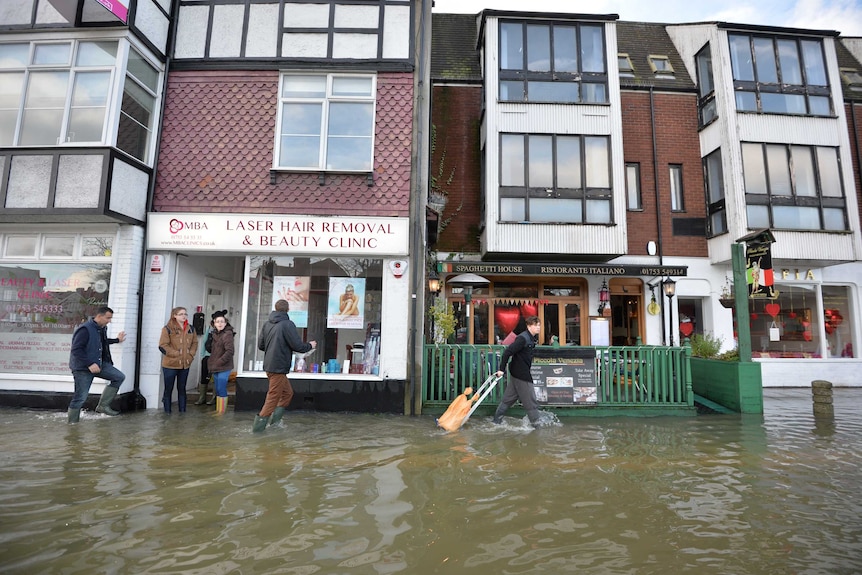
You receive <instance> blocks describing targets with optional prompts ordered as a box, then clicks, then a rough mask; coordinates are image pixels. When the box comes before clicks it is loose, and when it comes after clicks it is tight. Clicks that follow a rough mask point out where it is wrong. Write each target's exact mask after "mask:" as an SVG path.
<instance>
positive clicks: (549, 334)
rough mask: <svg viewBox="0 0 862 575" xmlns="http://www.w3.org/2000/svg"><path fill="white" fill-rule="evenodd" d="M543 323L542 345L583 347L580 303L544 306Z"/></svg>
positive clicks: (560, 302) (546, 304) (559, 303)
mask: <svg viewBox="0 0 862 575" xmlns="http://www.w3.org/2000/svg"><path fill="white" fill-rule="evenodd" d="M542 313H543V316H544V317H543V322H542V337H541V338H540V341H539V344H540V345H553V344H554V338H555V337H556V338H557V341H558V342H559V344H560V345H581V306H580V302H574V301H555V302H549V303H545V304H543V305H542Z"/></svg>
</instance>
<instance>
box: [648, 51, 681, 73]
mask: <svg viewBox="0 0 862 575" xmlns="http://www.w3.org/2000/svg"><path fill="white" fill-rule="evenodd" d="M649 66H650V68H651V69H652V73H653V74H655V77H656V78H665V79H668V78H669V79H673V78H674V77H675V76H674V71H673V66H672V65H671V63H670V60H669V59H668V57H667V56H656V55H654V54H650V55H649Z"/></svg>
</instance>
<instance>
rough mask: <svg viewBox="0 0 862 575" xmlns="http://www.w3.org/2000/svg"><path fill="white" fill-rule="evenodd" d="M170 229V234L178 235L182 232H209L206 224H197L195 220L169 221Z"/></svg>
mask: <svg viewBox="0 0 862 575" xmlns="http://www.w3.org/2000/svg"><path fill="white" fill-rule="evenodd" d="M170 229H171V233H172V234H178V233H180V232H181V231H183V230H207V231H209V228H208V227H207V224H206V222H198V221H195V220H191V221H188V222H184V221H182V220H178V219H176V218H174V219H172V220H171V223H170Z"/></svg>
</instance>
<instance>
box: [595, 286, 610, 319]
mask: <svg viewBox="0 0 862 575" xmlns="http://www.w3.org/2000/svg"><path fill="white" fill-rule="evenodd" d="M598 292H599V308H598V310H597V311H598V315H602V314H603V313H604V311H605V308H606V307H607V305H608V302H609V301H611V291H610V290H609V289H608V282H607V280H602V287H600V288H599V289H598Z"/></svg>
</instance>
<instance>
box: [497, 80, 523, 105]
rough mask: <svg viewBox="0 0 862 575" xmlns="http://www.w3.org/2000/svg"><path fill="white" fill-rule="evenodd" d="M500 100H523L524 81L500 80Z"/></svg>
mask: <svg viewBox="0 0 862 575" xmlns="http://www.w3.org/2000/svg"><path fill="white" fill-rule="evenodd" d="M500 100H501V101H503V102H523V101H524V83H523V82H520V81H515V82H510V81H503V82H500Z"/></svg>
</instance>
